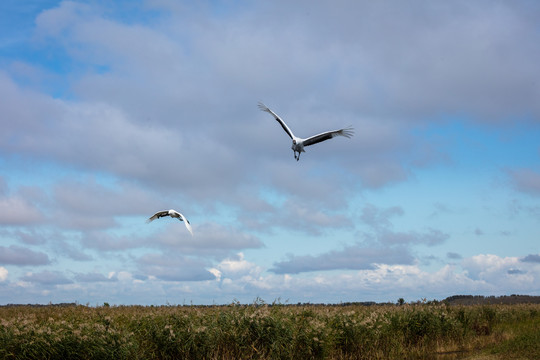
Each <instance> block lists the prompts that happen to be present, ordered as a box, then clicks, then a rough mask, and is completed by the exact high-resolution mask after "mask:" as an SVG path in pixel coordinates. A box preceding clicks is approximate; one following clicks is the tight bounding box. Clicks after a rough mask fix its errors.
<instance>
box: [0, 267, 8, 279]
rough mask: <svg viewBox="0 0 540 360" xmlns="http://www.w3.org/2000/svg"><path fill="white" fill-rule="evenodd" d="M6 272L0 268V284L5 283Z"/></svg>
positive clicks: (3, 268)
mask: <svg viewBox="0 0 540 360" xmlns="http://www.w3.org/2000/svg"><path fill="white" fill-rule="evenodd" d="M8 273H9V272H8V270H7V269H6V268H5V267H3V266H0V282H3V281H6V280H7V278H8Z"/></svg>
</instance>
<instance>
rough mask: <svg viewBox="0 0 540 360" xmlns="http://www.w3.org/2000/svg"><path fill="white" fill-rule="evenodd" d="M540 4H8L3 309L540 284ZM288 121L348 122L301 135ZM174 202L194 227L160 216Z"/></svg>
mask: <svg viewBox="0 0 540 360" xmlns="http://www.w3.org/2000/svg"><path fill="white" fill-rule="evenodd" d="M539 24H540V3H538V2H536V1H525V0H518V1H511V2H509V1H483V0H479V1H474V2H471V1H460V0H457V1H451V2H448V1H412V2H406V3H405V2H402V1H397V0H395V1H392V0H389V1H377V2H373V1H345V0H344V1H341V0H339V1H334V0H331V1H325V0H321V1H308V0H300V1H281V0H278V1H272V2H267V1H243V0H212V1H210V0H208V1H197V2H192V1H180V0H179V1H177V0H139V1H115V2H110V1H104V0H103V1H100V0H96V1H57V0H47V1H41V0H40V1H37V0H28V1H24V2H23V1H16V0H7V1H2V2H1V5H0V125H1V131H0V304H8V303H43V304H46V303H59V302H77V303H80V304H89V305H101V304H104V303H109V304H111V305H112V304H117V305H123V304H125V305H130V304H140V305H164V304H179V305H180V304H230V303H232V302H236V301H239V302H242V303H251V302H253V301H254V300H255V299H262V300H263V301H266V302H274V301H277V302H281V303H293V304H294V303H298V302H302V303H304V302H307V303H341V302H357V301H377V302H395V301H396V300H397V299H399V298H403V299H405V300H406V301H417V300H420V299H428V300H431V299H438V300H441V299H444V298H446V297H448V296H452V295H460V294H461V295H464V294H473V295H485V296H489V295H495V296H498V295H511V294H528V295H540V245H539V244H540V241H539V240H540V235H539V234H540V101H539V99H540V70H539V66H538V64H540V25H539ZM259 101H260V102H263V103H264V104H266V105H267V106H268V107H269V108H270V109H272V110H273V111H274V112H276V113H277V114H278V115H279V116H280V117H281V118H282V119H284V120H285V121H286V122H287V124H288V126H289V127H290V128H291V129H292V130H293V131H294V133H295V134H296V135H297V136H300V137H308V136H311V135H314V134H318V133H320V132H323V131H326V130H332V129H339V128H342V127H346V126H349V125H351V126H352V127H354V131H355V134H354V136H353V137H352V138H350V139H347V138H345V137H336V138H334V139H332V140H329V141H325V142H322V143H319V144H316V145H314V146H310V147H307V148H306V152H305V153H302V155H301V158H300V161H296V160H295V159H294V157H293V152H292V150H291V140H290V138H289V137H288V136H287V134H286V133H285V132H284V131H283V129H282V128H281V126H279V124H278V123H277V122H276V121H275V120H274V119H273V118H272V116H271V115H270V114H268V113H265V112H262V111H260V109H259V108H258V107H257V104H258V102H259ZM171 208H172V209H176V210H177V211H179V212H181V213H183V214H184V215H185V216H186V218H187V219H189V221H190V223H191V225H192V227H193V233H194V234H193V236H191V235H190V234H189V232H188V231H187V230H186V228H185V226H184V224H183V223H181V222H179V221H178V220H176V219H172V218H162V219H159V220H156V221H154V222H152V223H149V224H147V223H146V220H147V218H148V217H150V216H151V215H152V214H154V213H155V212H156V211H159V210H168V209H171Z"/></svg>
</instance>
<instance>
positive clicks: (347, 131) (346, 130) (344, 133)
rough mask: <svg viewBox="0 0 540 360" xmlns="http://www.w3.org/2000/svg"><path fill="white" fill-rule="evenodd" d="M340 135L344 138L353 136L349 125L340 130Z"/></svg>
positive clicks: (352, 130) (352, 129)
mask: <svg viewBox="0 0 540 360" xmlns="http://www.w3.org/2000/svg"><path fill="white" fill-rule="evenodd" d="M341 135H342V136H345V137H346V138H351V137H352V136H353V135H354V128H353V127H352V126H350V125H349V126H347V127H346V128H344V129H341Z"/></svg>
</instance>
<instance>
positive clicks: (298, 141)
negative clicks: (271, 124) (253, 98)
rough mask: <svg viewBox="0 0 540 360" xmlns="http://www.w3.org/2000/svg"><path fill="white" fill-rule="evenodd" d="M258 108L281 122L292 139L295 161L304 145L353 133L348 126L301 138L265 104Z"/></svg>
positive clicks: (348, 135)
mask: <svg viewBox="0 0 540 360" xmlns="http://www.w3.org/2000/svg"><path fill="white" fill-rule="evenodd" d="M259 108H260V109H261V110H262V111H266V112H267V113H270V114H271V115H272V116H273V117H274V118H275V119H276V120H277V122H279V123H280V124H281V127H282V128H283V130H285V132H286V133H287V135H289V137H290V138H291V139H292V146H291V149H293V152H294V158H295V159H296V161H298V160H300V153H301V152H305V151H304V146H310V145H313V144H317V143H320V142H321V141H325V140H328V139H331V138H333V137H336V136H345V137H346V138H350V137H351V136H353V135H354V129H353V128H352V127H350V126H349V127H347V128H344V129H339V130H332V131H327V132H323V133H320V134H318V135H314V136H311V137H308V138H307V139H302V138H299V137H296V136H294V134H293V132H292V131H291V129H289V127H288V126H287V124H285V121H283V120H281V118H280V117H279V116H277V115H276V113H275V112H273V111H272V110H270V109H269V108H267V107H266V105H264V104H263V103H261V102H260V103H259ZM296 153H298V155H296Z"/></svg>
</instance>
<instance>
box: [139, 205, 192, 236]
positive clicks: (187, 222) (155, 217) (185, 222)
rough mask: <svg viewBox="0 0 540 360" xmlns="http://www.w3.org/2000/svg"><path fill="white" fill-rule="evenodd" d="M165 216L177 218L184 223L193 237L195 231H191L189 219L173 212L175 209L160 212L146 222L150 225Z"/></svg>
mask: <svg viewBox="0 0 540 360" xmlns="http://www.w3.org/2000/svg"><path fill="white" fill-rule="evenodd" d="M164 216H170V217H172V218H177V219H178V220H180V221H183V222H184V224H185V225H186V228H187V229H188V231H189V232H190V234H191V236H193V230H192V229H191V224H190V223H189V221H188V219H186V217H185V216H184V215H182V214H180V213H179V212H178V211H176V210H173V209H171V210H163V211H158V212H157V213H155V214H154V215H152V216H151V217H149V218H148V220H146V222H147V223H149V222H152V221H154V220H156V219H159V218H161V217H164Z"/></svg>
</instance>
